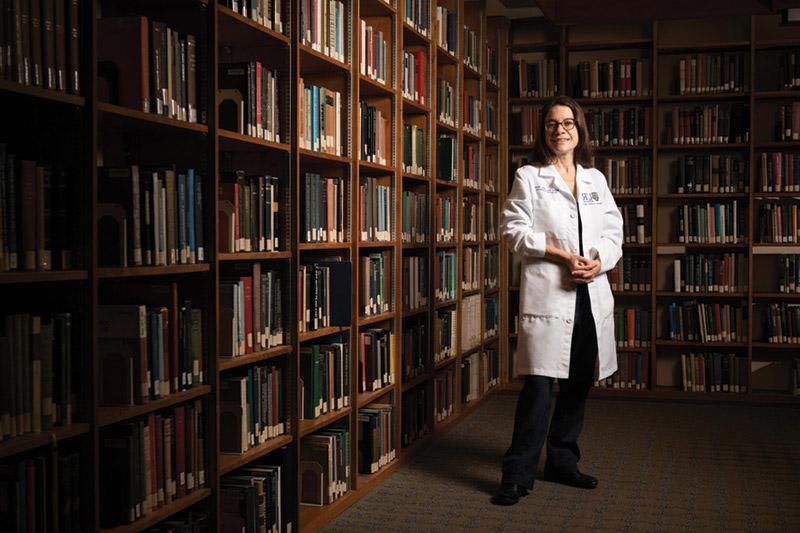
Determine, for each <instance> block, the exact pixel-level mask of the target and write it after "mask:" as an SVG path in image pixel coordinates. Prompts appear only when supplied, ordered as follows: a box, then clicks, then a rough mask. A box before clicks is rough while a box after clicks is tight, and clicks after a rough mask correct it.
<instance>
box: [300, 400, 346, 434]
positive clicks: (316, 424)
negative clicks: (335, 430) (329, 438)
mask: <svg viewBox="0 0 800 533" xmlns="http://www.w3.org/2000/svg"><path fill="white" fill-rule="evenodd" d="M351 412H352V405H349V406H347V407H342V408H341V409H339V410H338V411H333V412H331V413H326V414H324V415H322V416H320V417H318V418H315V419H313V420H303V419H300V420H298V422H299V425H300V430H299V432H298V434H299V435H300V438H303V437H305V436H306V435H310V434H312V433H314V432H315V431H317V430H319V429H322V428H324V427H325V426H327V425H330V424H333V423H334V422H336V421H337V420H341V419H342V418H344V417H346V416H347V415H349V414H350V413H351Z"/></svg>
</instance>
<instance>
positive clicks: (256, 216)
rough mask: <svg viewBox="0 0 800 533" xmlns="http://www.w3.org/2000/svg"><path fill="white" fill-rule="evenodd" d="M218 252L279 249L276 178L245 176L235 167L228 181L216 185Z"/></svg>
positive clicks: (280, 190)
mask: <svg viewBox="0 0 800 533" xmlns="http://www.w3.org/2000/svg"><path fill="white" fill-rule="evenodd" d="M218 190H219V193H218V195H219V211H218V212H217V220H218V222H219V226H220V228H219V245H218V246H219V251H220V252H221V253H234V252H275V251H278V250H280V246H281V238H280V236H281V230H282V227H283V224H282V222H283V221H282V220H281V214H282V213H281V205H282V204H283V202H282V200H283V198H282V197H281V193H282V192H285V190H283V188H282V187H281V184H280V179H279V178H277V177H274V176H247V175H246V174H245V172H244V171H242V170H238V171H236V173H235V179H234V181H232V182H227V181H226V182H221V183H220V184H219V189H218Z"/></svg>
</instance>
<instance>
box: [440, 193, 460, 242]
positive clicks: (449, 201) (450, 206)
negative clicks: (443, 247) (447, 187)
mask: <svg viewBox="0 0 800 533" xmlns="http://www.w3.org/2000/svg"><path fill="white" fill-rule="evenodd" d="M455 227H456V191H454V190H452V191H448V192H440V193H437V194H436V239H435V240H436V242H439V243H450V242H454V241H455V237H456V234H455Z"/></svg>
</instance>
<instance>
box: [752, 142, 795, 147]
mask: <svg viewBox="0 0 800 533" xmlns="http://www.w3.org/2000/svg"><path fill="white" fill-rule="evenodd" d="M755 146H756V148H800V141H765V142H757V143H756V144H755Z"/></svg>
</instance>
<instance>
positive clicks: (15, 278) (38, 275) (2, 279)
mask: <svg viewBox="0 0 800 533" xmlns="http://www.w3.org/2000/svg"><path fill="white" fill-rule="evenodd" d="M87 279H89V272H88V271H86V270H49V271H46V272H41V271H30V272H28V271H21V272H0V285H11V284H15V283H57V282H62V281H84V280H87Z"/></svg>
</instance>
